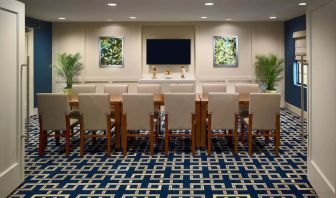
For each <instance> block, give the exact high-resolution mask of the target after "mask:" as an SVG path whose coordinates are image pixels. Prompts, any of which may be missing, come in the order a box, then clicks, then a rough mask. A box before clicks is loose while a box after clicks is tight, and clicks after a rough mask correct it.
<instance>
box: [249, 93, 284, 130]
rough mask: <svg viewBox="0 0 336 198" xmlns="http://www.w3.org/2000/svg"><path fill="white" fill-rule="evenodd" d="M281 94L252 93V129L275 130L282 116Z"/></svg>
mask: <svg viewBox="0 0 336 198" xmlns="http://www.w3.org/2000/svg"><path fill="white" fill-rule="evenodd" d="M280 98H281V95H280V94H279V93H275V94H271V93H251V94H250V104H249V106H250V107H249V112H250V114H253V118H252V129H275V127H276V115H277V114H280Z"/></svg>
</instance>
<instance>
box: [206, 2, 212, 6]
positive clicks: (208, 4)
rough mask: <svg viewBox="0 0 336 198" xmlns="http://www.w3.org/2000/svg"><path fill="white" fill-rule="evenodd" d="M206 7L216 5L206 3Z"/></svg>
mask: <svg viewBox="0 0 336 198" xmlns="http://www.w3.org/2000/svg"><path fill="white" fill-rule="evenodd" d="M204 5H206V6H213V5H214V3H210V2H209V3H205V4H204Z"/></svg>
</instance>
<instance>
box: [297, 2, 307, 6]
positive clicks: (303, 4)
mask: <svg viewBox="0 0 336 198" xmlns="http://www.w3.org/2000/svg"><path fill="white" fill-rule="evenodd" d="M299 5H300V6H305V5H307V3H305V2H302V3H299Z"/></svg>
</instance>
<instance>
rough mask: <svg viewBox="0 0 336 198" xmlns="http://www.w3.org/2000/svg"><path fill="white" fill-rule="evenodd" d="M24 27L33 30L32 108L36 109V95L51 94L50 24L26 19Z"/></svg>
mask: <svg viewBox="0 0 336 198" xmlns="http://www.w3.org/2000/svg"><path fill="white" fill-rule="evenodd" d="M26 26H28V27H32V28H34V107H36V105H37V100H36V93H41V92H43V93H51V92H52V84H51V81H52V79H51V78H52V68H51V63H52V55H51V53H52V24H51V23H50V22H45V21H40V20H36V19H32V18H26Z"/></svg>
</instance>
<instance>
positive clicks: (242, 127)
mask: <svg viewBox="0 0 336 198" xmlns="http://www.w3.org/2000/svg"><path fill="white" fill-rule="evenodd" d="M240 119H241V121H240V142H241V143H242V144H244V138H245V131H244V121H243V118H242V117H241V118H240Z"/></svg>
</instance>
